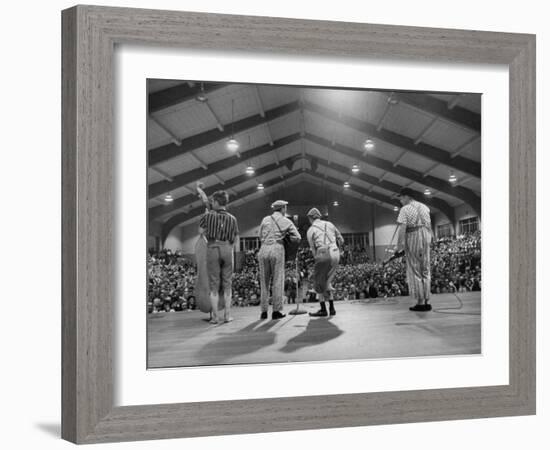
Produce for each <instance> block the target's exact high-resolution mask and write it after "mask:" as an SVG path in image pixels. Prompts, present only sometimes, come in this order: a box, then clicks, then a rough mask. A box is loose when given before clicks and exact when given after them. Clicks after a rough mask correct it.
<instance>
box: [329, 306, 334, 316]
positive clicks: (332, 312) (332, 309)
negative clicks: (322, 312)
mask: <svg viewBox="0 0 550 450" xmlns="http://www.w3.org/2000/svg"><path fill="white" fill-rule="evenodd" d="M328 312H329V314H330V315H331V316H335V315H336V310H335V309H334V308H330V309H329V311H328Z"/></svg>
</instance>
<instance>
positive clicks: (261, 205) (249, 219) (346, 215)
mask: <svg viewBox="0 0 550 450" xmlns="http://www.w3.org/2000/svg"><path fill="white" fill-rule="evenodd" d="M310 207H311V206H309V205H294V206H293V205H290V207H289V213H290V214H291V215H294V214H298V215H300V216H302V217H303V216H305V214H306V212H307V210H308V209H309V208H310ZM320 208H321V209H322V210H323V212H324V210H325V208H327V209H328V213H329V216H330V217H331V220H332V221H333V222H334V224H335V225H336V226H337V227H338V228H339V229H340V231H341V232H342V233H363V232H368V233H369V242H370V243H371V247H370V248H369V254H370V256H371V257H372V252H373V249H372V243H373V241H374V243H375V251H376V254H375V258H376V259H378V260H380V259H385V257H386V255H387V253H386V249H387V248H388V246H389V245H390V244H392V245H393V244H395V243H396V239H397V237H394V239H393V243H392V242H391V241H392V237H393V233H394V231H395V220H396V218H397V213H395V212H394V211H392V210H390V209H388V208H383V207H380V206H375V207H374V239H373V232H372V224H373V220H372V211H373V209H372V204H370V203H366V202H363V201H361V200H358V199H355V198H351V197H345V198H343V199H341V200H340V205H339V206H338V207H334V206H332V205H329V206H328V207H327V206H324V207H320ZM231 211H232V213H233V214H235V216H236V217H237V218H238V220H239V228H240V232H241V237H254V236H257V234H258V228H259V225H260V221H261V219H262V218H263V217H264V216H265V215H266V214H269V213H270V211H271V210H270V209H269V200H268V199H267V198H266V197H260V198H257V199H254V200H252V201H250V202H248V203H245V204H243V205H239V206H237V207H235V208H231ZM475 215H476V214H475V212H474V211H473V209H472V208H471V207H469V206H468V205H461V206H458V207H456V208H455V219H456V220H455V223H454V224H453V225H454V227H455V230H458V222H459V221H460V220H462V219H466V218H469V217H472V216H475ZM433 221H434V229H435V230H437V226H438V225H443V224H446V223H449V221H448V219H447V218H446V217H445V216H444V215H443V214H442V213H440V212H438V211H436V212H435V214H434V215H433ZM197 226H198V223H197V222H196V221H195V222H193V223H191V224H187V225H185V226H183V227H176V228H174V229H173V230H172V232H171V233H170V234H169V235H168V237H167V238H166V241H165V242H164V247H165V248H169V249H171V250H182V251H183V253H185V254H188V255H191V254H193V253H194V246H195V240H196V237H197ZM149 231H150V233H149V238H148V241H147V242H148V248H150V247H151V245H152V243H153V242H154V238H153V237H152V235H157V236H158V235H160V227H158V230H157V228H155V227H154V226H152V227H151V229H150V230H149ZM157 233H158V234H157ZM149 244H151V245H149Z"/></svg>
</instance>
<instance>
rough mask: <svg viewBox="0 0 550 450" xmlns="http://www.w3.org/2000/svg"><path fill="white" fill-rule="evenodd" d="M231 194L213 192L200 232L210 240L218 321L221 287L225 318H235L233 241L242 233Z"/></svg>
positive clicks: (212, 292) (212, 294)
mask: <svg viewBox="0 0 550 450" xmlns="http://www.w3.org/2000/svg"><path fill="white" fill-rule="evenodd" d="M228 201H229V195H228V194H227V192H226V191H216V192H214V194H212V202H211V203H212V209H211V210H210V209H207V210H206V212H205V213H204V214H203V216H202V217H201V219H200V222H199V233H200V234H202V235H204V236H205V238H206V240H207V241H208V244H207V245H208V247H207V251H206V266H207V269H208V285H209V289H210V304H211V306H212V318H211V320H210V323H212V324H217V323H218V320H219V319H218V303H219V292H220V289H221V290H222V291H223V293H224V295H223V296H224V301H225V309H224V322H231V321H232V320H233V318H232V317H231V315H230V311H231V283H232V278H233V245H234V244H235V241H236V240H237V236H238V234H239V227H238V224H237V219H236V218H235V216H233V215H232V214H229V213H228V212H227V209H226V205H227V203H228Z"/></svg>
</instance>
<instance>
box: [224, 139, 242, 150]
mask: <svg viewBox="0 0 550 450" xmlns="http://www.w3.org/2000/svg"><path fill="white" fill-rule="evenodd" d="M225 148H227V150H229V151H230V152H236V151H237V150H239V141H237V139H235V138H233V137H232V138H231V139H229V140H228V141H227V142H226V143H225Z"/></svg>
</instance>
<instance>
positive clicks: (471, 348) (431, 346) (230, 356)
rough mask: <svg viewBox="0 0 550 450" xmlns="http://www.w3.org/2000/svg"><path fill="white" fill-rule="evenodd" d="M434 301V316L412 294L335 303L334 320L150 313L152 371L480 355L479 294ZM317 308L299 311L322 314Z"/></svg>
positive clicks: (250, 310) (239, 312)
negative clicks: (418, 308) (214, 321)
mask: <svg viewBox="0 0 550 450" xmlns="http://www.w3.org/2000/svg"><path fill="white" fill-rule="evenodd" d="M458 296H459V297H460V299H461V301H462V303H463V305H462V308H460V309H458V307H459V306H460V302H459V300H458V299H457V298H456V297H455V296H454V295H453V294H440V295H434V296H432V299H431V303H432V306H433V308H434V310H433V311H430V312H412V311H409V306H411V305H412V304H413V303H414V302H413V301H412V300H411V299H410V298H408V297H398V298H392V299H389V300H387V301H384V300H381V299H377V301H376V302H370V303H369V302H368V300H357V301H349V302H336V303H335V306H336V313H337V314H336V316H334V317H331V318H324V317H320V318H317V317H310V316H309V315H308V314H302V315H296V316H293V315H288V312H289V311H290V310H292V309H294V307H295V305H285V308H284V312H285V313H287V316H286V317H285V318H283V319H281V320H271V310H270V312H269V319H268V320H259V317H260V308H259V306H257V307H245V308H233V309H232V311H231V313H232V316H233V317H234V319H235V320H234V321H233V322H231V323H227V324H220V325H210V324H209V323H208V321H207V320H205V319H207V318H208V314H203V313H201V312H199V311H188V312H172V313H159V314H149V315H148V323H147V325H148V332H147V333H148V367H149V368H161V367H181V366H197V365H220V364H250V363H286V362H297V361H334V360H349V359H369V358H399V357H412V356H436V355H468V354H479V353H480V352H481V316H480V312H481V293H480V292H465V293H460V294H458ZM318 308H319V305H318V303H305V304H302V305H300V309H302V310H306V311H308V312H309V311H311V312H313V311H316V310H317V309H318Z"/></svg>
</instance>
